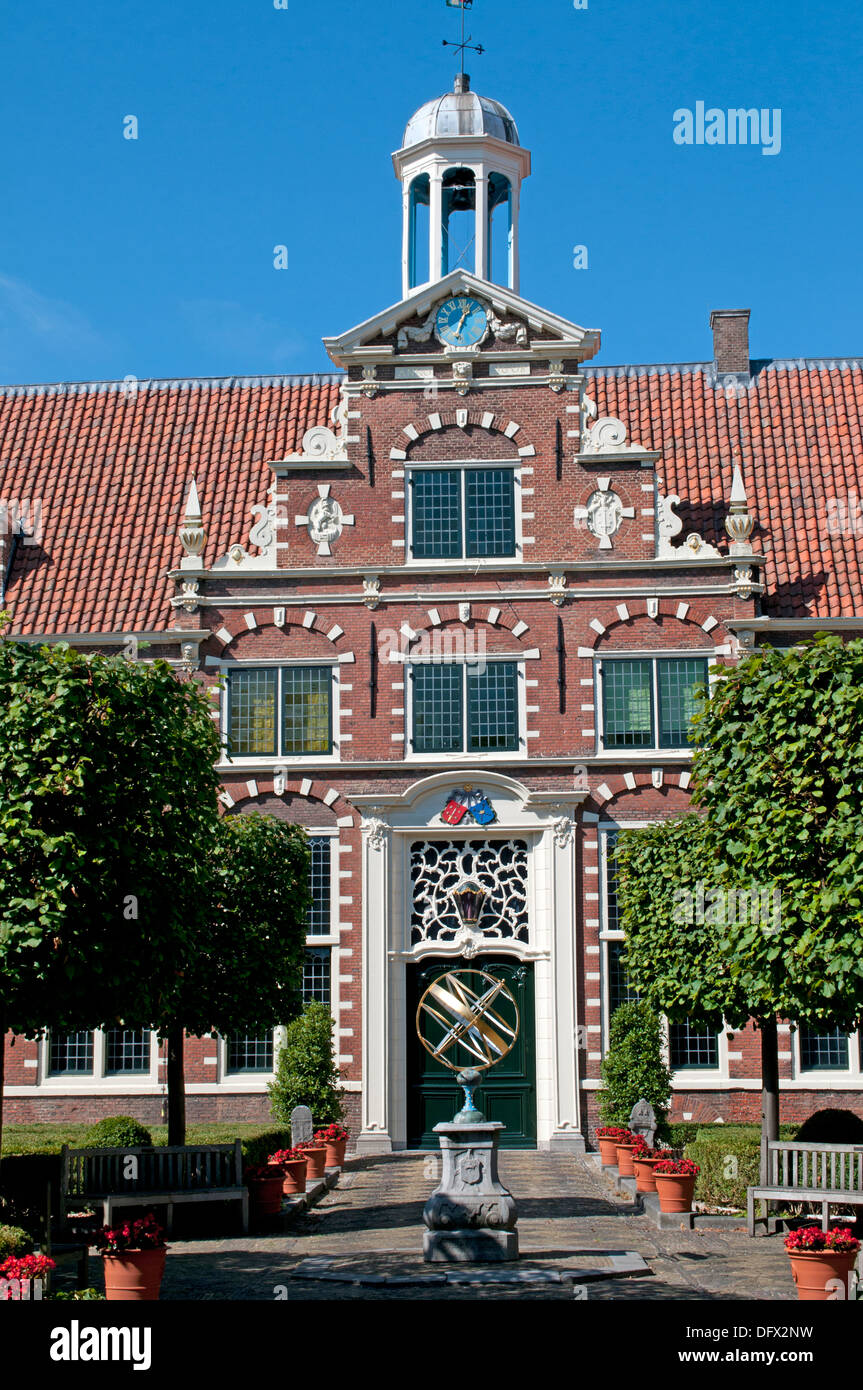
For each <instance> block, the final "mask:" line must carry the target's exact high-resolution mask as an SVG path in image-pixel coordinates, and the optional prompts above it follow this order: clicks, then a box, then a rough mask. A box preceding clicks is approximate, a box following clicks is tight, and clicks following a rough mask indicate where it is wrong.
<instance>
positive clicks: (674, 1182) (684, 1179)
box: [653, 1173, 696, 1211]
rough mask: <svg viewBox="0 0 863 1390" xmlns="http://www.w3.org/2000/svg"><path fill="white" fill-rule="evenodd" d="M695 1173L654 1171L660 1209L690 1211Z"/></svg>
mask: <svg viewBox="0 0 863 1390" xmlns="http://www.w3.org/2000/svg"><path fill="white" fill-rule="evenodd" d="M695 1176H696V1175H695V1174H694V1173H693V1174H685V1173H654V1175H653V1179H654V1182H655V1183H656V1190H657V1192H658V1193H659V1210H660V1211H691V1210H692V1196H693V1193H694V1192H695Z"/></svg>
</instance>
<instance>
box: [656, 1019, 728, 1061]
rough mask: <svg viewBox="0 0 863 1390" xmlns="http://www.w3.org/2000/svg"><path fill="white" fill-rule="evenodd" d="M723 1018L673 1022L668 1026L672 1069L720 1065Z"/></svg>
mask: <svg viewBox="0 0 863 1390" xmlns="http://www.w3.org/2000/svg"><path fill="white" fill-rule="evenodd" d="M720 1027H721V1019H715V1020H708V1021H707V1023H702V1024H698V1023H692V1022H690V1021H689V1020H688V1019H687V1021H686V1022H685V1023H671V1024H669V1027H668V1048H669V1056H670V1062H671V1069H672V1071H685V1070H687V1069H692V1068H695V1067H700V1068H711V1067H713V1068H715V1067H718V1066H719V1029H720Z"/></svg>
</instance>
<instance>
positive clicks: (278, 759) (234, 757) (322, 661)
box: [217, 657, 342, 771]
mask: <svg viewBox="0 0 863 1390" xmlns="http://www.w3.org/2000/svg"><path fill="white" fill-rule="evenodd" d="M307 667H316V668H317V667H325V668H327V669H328V670H329V671H330V690H329V695H330V701H329V734H330V739H329V752H328V753H281V752H279V751H277V752H275V753H248V754H245V753H230V752H229V751H228V749H229V743H230V736H231V733H230V731H231V674H232V673H233V672H241V671H258V670H276V671H277V672H278V673H279V674H278V677H277V680H276V749H277V750H278V749H280V748H281V747H282V733H283V722H284V682H283V680H282V675H281V673H282V671H285V670H297V669H303V668H307ZM219 670H220V674H221V675H222V676H223V677H224V680H223V681H222V690H221V699H220V716H221V717H220V721H219V727H220V730H221V740H222V757H221V761H220V762H219V763H218V764H217V771H227V770H228V769H229V768H236V767H249V768H264V767H267V768H271V767H273V766H275V765H278V764H280V763H285V762H286V761H291V762H297V763H301V764H302V763H309V764H314V765H317V764H324V765H329V764H332V763H338V762H340V761H341V742H342V739H341V708H340V692H341V676H340V672H341V667H340V663H339V661H338V658H337V657H310V658H307V659H306V660H303V661H284V660H281V661H279V660H270V661H267V660H263V661H262V660H248V661H220V662H219Z"/></svg>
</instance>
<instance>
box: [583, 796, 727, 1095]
mask: <svg viewBox="0 0 863 1390" xmlns="http://www.w3.org/2000/svg"><path fill="white" fill-rule="evenodd" d="M653 824H655V822H654V821H641V820H639V821H635V820H623V821H612V820H600V821H599V822H598V823H597V825H596V827H595V828H596V832H597V839H598V842H599V852H598V855H597V858H598V860H599V890H598V891H599V902H598V904H597V906H598V908H599V913H598V916H599V951H600V954H599V961H600V966H599V971H600V986H601V989H600V991H599V995H600V1001H601V1015H602V1019H601V1031H600V1035H599V1036H600V1039H601V1042H600V1051H601V1054H602V1056H603V1057H604V1056H605V1054H606V1053H607V1051H608V1046H609V1033H610V1029H611V997H610V995H611V992H610V972H609V967H608V943H609V942H614V941H620V942H625V940H626V935H625V933H624V932H623V930H622V929H621V928H620V927H609V925H608V840H609V836H610V835H615V836H616V835H617V834H618V833H619V832H620V831H621V830H638V829H641V828H642V827H644V826H647V825H653ZM585 886H586V881H585ZM660 1025H661V1029H662V1056H663V1060H664V1061H665V1063H666V1065H667V1066H669V1067H670V1066H671V1059H670V1057H671V1050H670V1045H669V1043H670V1039H669V1031H668V1020H667V1018H666V1017H665V1015H664V1014H663V1015H662V1016H661V1019H660ZM716 1051H717V1059H718V1065H717V1066H715V1067H680V1068H678V1069H677V1070H675V1071H673V1072H672V1078H671V1088H672V1090H681V1091H685V1090H686V1089H687V1088H688V1087H692V1086H693V1085H694V1083H695V1082H696V1081H701V1080H704V1081H711V1080H712V1081H718V1082H720V1083H721V1084H722V1085H723V1086H724V1085H725V1084H726V1083H727V1082H728V1080H729V1069H728V1063H729V1057H728V1031H727V1028H726V1026H725V1023H724V1021H723V1023H722V1026H721V1027H720V1029H719V1033H718V1036H717V1041H716Z"/></svg>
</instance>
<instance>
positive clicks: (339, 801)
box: [219, 768, 355, 829]
mask: <svg viewBox="0 0 863 1390" xmlns="http://www.w3.org/2000/svg"><path fill="white" fill-rule="evenodd" d="M286 797H287V798H288V799H289V800H290V801H293V800H294V798H299V799H302V800H305V801H317V802H321V803H322V805H324V806H326V807H328V808H329V809H330V811H331V812H332V815H333V817H334V819H333V821H332V822H331V824H333V825H336V826H339V827H343V828H345V829H348V828H349V827H350V826H353V825H354V824H355V820H354V813H353V810H352V809H351V806H350V804H349V802H347V801H346V800H345V799H344V797H343V796H342V794H341V792H340V791H339V790H338V788H337V787H332V786H330V785H329V784H328V783H326V782H324V781H322V780H321V779H319V778H311V777H289V776H288V775H287V768H286V769H284V773H283V774H282V775H281V776H280V775H279V773H278V772H276V774H275V775H273V774H268V775H267V776H266V777H251V778H248V779H247V780H246V781H244V782H232V783H230V784H229V785H228V786H223V787H222V790H221V792H220V793H219V800H220V801H221V803H222V805H223V806H224V807H225V809H226V811H233V810H234V809H235V808H236V807H246V808H247V809H251V808H248V807H247V803H248V802H250V801H254V802H256V803H259V804H257V805H256V806H255V807H254V809H256V810H259V809H264V807H263V805H262V804H260V803H263V802H264V801H266V800H267V799H268V798H275V799H276V800H277V801H281V800H283V799H284V798H286Z"/></svg>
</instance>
